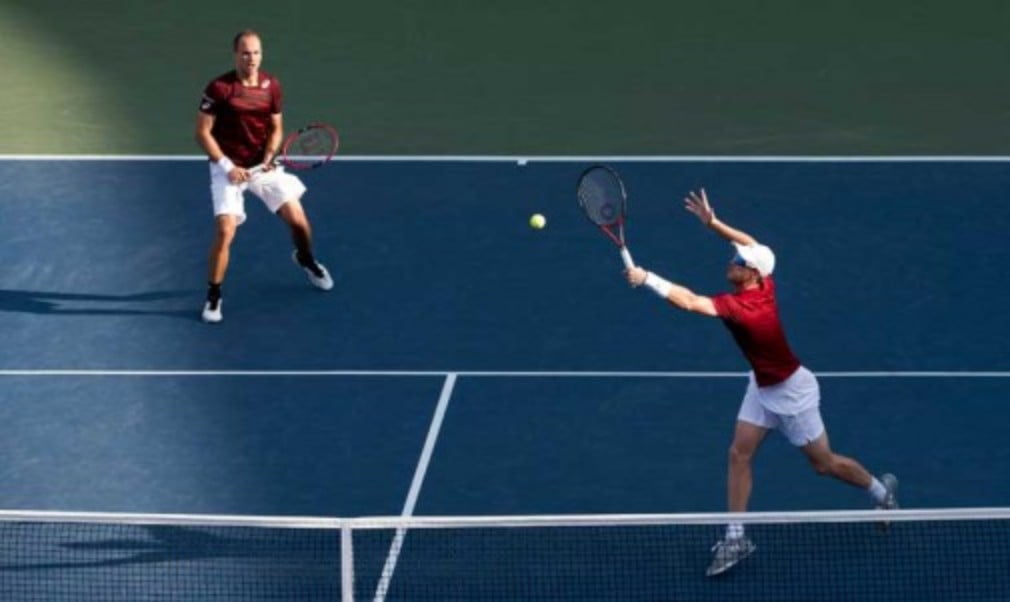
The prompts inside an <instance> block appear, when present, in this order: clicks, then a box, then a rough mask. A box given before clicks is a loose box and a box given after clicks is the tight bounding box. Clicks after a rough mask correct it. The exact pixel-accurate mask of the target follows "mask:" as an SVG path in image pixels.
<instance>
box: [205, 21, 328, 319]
mask: <svg viewBox="0 0 1010 602" xmlns="http://www.w3.org/2000/svg"><path fill="white" fill-rule="evenodd" d="M232 49H233V50H234V53H235V69H234V70H233V71H229V72H228V73H225V74H224V75H221V76H219V77H217V78H215V79H214V80H212V81H211V82H210V83H209V84H207V87H206V89H205V90H204V92H203V99H202V100H201V101H200V111H199V113H198V114H197V118H196V140H197V143H199V145H200V147H201V148H202V149H203V150H204V152H206V153H207V157H208V158H209V159H210V191H211V200H212V201H213V205H214V219H215V223H216V228H215V236H214V242H213V244H212V245H211V248H210V256H209V258H208V270H207V271H208V276H207V280H208V283H207V284H208V287H207V301H206V303H204V307H203V315H202V317H203V320H204V321H205V322H220V321H221V320H222V319H223V314H222V313H221V305H222V299H221V283H222V282H223V281H224V275H225V272H226V271H227V269H228V258H229V249H230V247H231V243H232V241H233V240H234V239H235V231H236V230H237V228H238V226H240V225H241V224H242V222H244V221H245V219H246V213H245V192H246V191H247V190H248V191H249V192H251V193H252V194H253V195H255V196H257V197H259V198H260V200H262V201H263V203H264V204H265V205H266V206H267V209H269V210H270V212H271V213H275V214H277V216H278V217H280V218H281V219H282V220H284V221H285V222H286V223H287V224H288V226H289V227H290V229H291V238H292V240H293V242H294V246H295V251H294V253H293V254H292V258H293V259H294V261H295V263H297V264H298V265H299V266H300V267H301V268H302V269H303V270H304V271H305V275H306V276H308V279H309V282H311V283H312V284H313V285H314V286H316V287H317V288H320V289H322V290H330V289H331V288H333V279H332V278H331V277H330V274H329V272H328V271H327V270H326V267H325V266H323V265H322V264H321V263H319V262H318V261H316V258H315V257H314V255H313V253H312V227H311V225H310V224H309V219H308V217H306V215H305V210H304V209H303V208H302V205H301V198H302V195H303V194H305V185H304V184H302V182H301V180H299V179H298V178H297V177H296V176H294V175H292V174H289V173H286V172H285V171H284V169H283V168H281V167H273V166H272V165H271V161H272V160H273V158H274V157H275V156H276V155H277V153H278V151H279V149H280V146H281V142H282V140H283V138H284V126H283V122H282V119H281V101H282V99H283V93H282V91H281V84H280V81H278V79H277V78H276V77H274V76H273V75H271V74H269V73H267V72H266V71H263V70H261V69H260V63H261V62H262V60H263V48H262V43H261V41H260V36H259V34H258V33H256V32H255V31H252V30H244V31H241V32H239V33H238V35H236V36H235V38H234V40H233V43H232ZM261 164H263V165H264V169H263V171H250V169H251V168H252V167H255V166H257V165H261Z"/></svg>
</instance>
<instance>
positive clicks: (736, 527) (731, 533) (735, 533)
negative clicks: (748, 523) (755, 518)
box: [726, 523, 743, 539]
mask: <svg viewBox="0 0 1010 602" xmlns="http://www.w3.org/2000/svg"><path fill="white" fill-rule="evenodd" d="M741 537H743V523H730V524H728V525H726V539H740V538H741Z"/></svg>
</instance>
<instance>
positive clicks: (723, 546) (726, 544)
mask: <svg viewBox="0 0 1010 602" xmlns="http://www.w3.org/2000/svg"><path fill="white" fill-rule="evenodd" d="M755 549H757V546H755V545H754V542H752V541H751V540H750V538H749V537H747V536H743V537H734V538H732V539H731V538H728V537H727V538H725V539H721V540H719V541H717V542H716V543H715V545H714V546H712V553H713V554H712V564H710V565H708V570H706V571H705V576H706V577H715V576H716V575H721V574H723V573H725V572H726V571H728V570H730V569H731V568H733V567H734V566H736V564H737V563H738V562H740V561H741V560H743V559H744V558H747V557H748V556H750V555H751V554H753V553H754V550H755Z"/></svg>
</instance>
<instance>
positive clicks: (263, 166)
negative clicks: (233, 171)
mask: <svg viewBox="0 0 1010 602" xmlns="http://www.w3.org/2000/svg"><path fill="white" fill-rule="evenodd" d="M268 165H273V166H276V165H277V161H276V160H274V161H270V162H269V163H260V164H259V165H257V166H255V167H250V168H249V170H248V171H249V173H250V174H253V175H256V174H258V173H263V170H264V169H266V168H267V166H268Z"/></svg>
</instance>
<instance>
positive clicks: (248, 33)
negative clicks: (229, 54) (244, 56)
mask: <svg viewBox="0 0 1010 602" xmlns="http://www.w3.org/2000/svg"><path fill="white" fill-rule="evenodd" d="M249 36H256V37H257V38H258V37H260V34H259V32H258V31H256V30H255V29H243V30H242V31H240V32H238V33H237V34H235V39H233V40H232V41H231V49H232V50H235V51H238V43H239V42H241V41H242V38H247V37H249Z"/></svg>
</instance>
